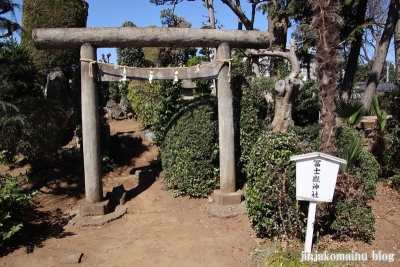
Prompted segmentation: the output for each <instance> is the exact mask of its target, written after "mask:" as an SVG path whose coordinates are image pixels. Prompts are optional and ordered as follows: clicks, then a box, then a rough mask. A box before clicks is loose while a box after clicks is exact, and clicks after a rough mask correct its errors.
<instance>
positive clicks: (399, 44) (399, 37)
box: [394, 19, 400, 81]
mask: <svg viewBox="0 0 400 267" xmlns="http://www.w3.org/2000/svg"><path fill="white" fill-rule="evenodd" d="M394 52H395V60H396V80H397V81H400V19H399V20H397V24H396V30H395V33H394Z"/></svg>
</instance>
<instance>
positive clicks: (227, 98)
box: [214, 43, 243, 205]
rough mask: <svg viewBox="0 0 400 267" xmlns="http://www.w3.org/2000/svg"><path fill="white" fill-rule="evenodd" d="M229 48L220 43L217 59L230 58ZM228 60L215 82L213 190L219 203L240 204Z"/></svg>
mask: <svg viewBox="0 0 400 267" xmlns="http://www.w3.org/2000/svg"><path fill="white" fill-rule="evenodd" d="M230 58H231V48H230V46H229V44H227V43H222V44H221V45H220V46H219V47H218V49H217V60H220V61H222V60H230ZM229 76H230V68H229V64H228V62H227V63H226V64H225V65H224V66H223V67H222V68H221V70H220V73H219V75H218V82H217V98H218V127H219V162H220V163H219V164H220V165H219V166H220V190H215V191H214V199H215V202H216V203H217V204H219V205H234V204H240V203H241V202H242V200H243V192H242V191H241V190H238V191H236V171H235V139H234V123H233V96H232V89H231V84H230V78H229Z"/></svg>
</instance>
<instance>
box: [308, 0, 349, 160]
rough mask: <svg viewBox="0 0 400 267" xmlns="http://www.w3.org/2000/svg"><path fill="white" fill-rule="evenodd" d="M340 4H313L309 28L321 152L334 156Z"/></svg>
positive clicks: (320, 0) (322, 0) (319, 1)
mask: <svg viewBox="0 0 400 267" xmlns="http://www.w3.org/2000/svg"><path fill="white" fill-rule="evenodd" d="M339 3H340V1H339V0H335V1H326V0H313V1H312V5H313V9H314V18H313V25H314V27H315V28H316V29H317V32H318V36H317V54H316V57H315V58H316V63H317V79H318V82H319V84H320V98H321V113H320V124H321V128H322V129H321V130H322V131H321V151H322V152H323V153H326V154H329V155H333V156H334V155H336V147H335V145H336V138H335V134H336V105H335V98H336V96H337V82H336V81H337V72H336V68H337V60H335V59H337V58H338V57H337V54H338V52H337V49H336V47H338V44H339V34H340V26H341V24H342V23H343V20H342V18H341V17H340V16H339V15H338V13H339V9H340V6H339Z"/></svg>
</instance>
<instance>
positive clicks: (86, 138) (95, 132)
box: [79, 44, 109, 216]
mask: <svg viewBox="0 0 400 267" xmlns="http://www.w3.org/2000/svg"><path fill="white" fill-rule="evenodd" d="M96 50H97V49H96V47H94V46H92V45H90V44H84V45H82V46H81V59H82V60H81V83H82V84H81V88H82V89H81V106H82V137H83V161H84V170H85V195H86V198H85V199H83V200H82V201H81V202H80V204H79V214H80V215H81V216H89V215H104V214H106V213H108V211H109V201H108V200H103V184H102V171H101V150H100V125H99V102H98V93H97V91H98V90H97V84H98V75H97V74H98V66H97V64H96V59H97V55H96V54H97V51H96Z"/></svg>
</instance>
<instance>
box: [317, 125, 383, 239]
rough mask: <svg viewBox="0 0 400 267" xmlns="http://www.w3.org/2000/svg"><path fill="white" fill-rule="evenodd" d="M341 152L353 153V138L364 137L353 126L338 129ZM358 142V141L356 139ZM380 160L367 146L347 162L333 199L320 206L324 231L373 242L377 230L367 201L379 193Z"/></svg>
mask: <svg viewBox="0 0 400 267" xmlns="http://www.w3.org/2000/svg"><path fill="white" fill-rule="evenodd" d="M337 133H338V134H337V140H338V143H337V145H338V155H339V157H342V158H346V157H347V156H346V155H344V153H352V152H351V151H350V150H349V149H348V148H349V147H350V142H355V140H356V139H361V136H360V134H359V133H358V132H357V131H356V130H354V129H351V128H348V127H341V128H339V129H338V132H337ZM357 142H358V141H357ZM378 168H379V166H378V163H377V161H376V159H375V157H374V156H373V155H372V154H371V153H370V152H368V151H366V150H365V149H362V150H361V152H360V154H359V156H358V157H357V158H356V159H354V160H353V161H352V163H351V162H349V166H347V171H346V172H345V173H341V174H339V175H338V181H337V183H336V189H335V193H334V197H333V202H332V203H324V204H323V205H321V206H320V207H319V210H320V211H319V213H320V216H319V219H318V221H319V225H320V231H321V232H328V233H332V234H334V236H336V237H337V238H341V239H345V238H346V237H351V238H354V239H357V240H363V241H365V242H370V241H371V240H372V239H373V236H374V233H375V216H374V214H373V213H372V210H371V207H370V206H369V205H368V201H369V200H371V199H374V197H375V195H376V182H377V179H378Z"/></svg>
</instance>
